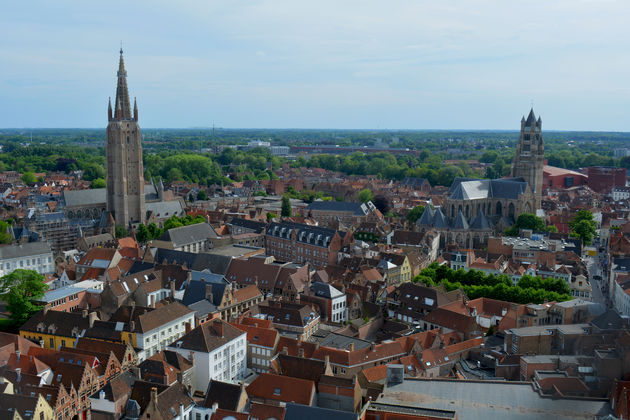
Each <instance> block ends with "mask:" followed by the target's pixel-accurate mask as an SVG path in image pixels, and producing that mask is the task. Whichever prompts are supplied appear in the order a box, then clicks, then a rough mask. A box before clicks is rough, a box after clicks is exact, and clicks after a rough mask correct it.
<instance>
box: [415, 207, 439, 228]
mask: <svg viewBox="0 0 630 420" xmlns="http://www.w3.org/2000/svg"><path fill="white" fill-rule="evenodd" d="M434 215H435V210H433V208H432V207H431V206H427V207H425V209H424V212H423V213H422V216H420V218H419V219H418V221H417V222H416V224H417V225H420V226H431V225H432V224H433V216H434Z"/></svg>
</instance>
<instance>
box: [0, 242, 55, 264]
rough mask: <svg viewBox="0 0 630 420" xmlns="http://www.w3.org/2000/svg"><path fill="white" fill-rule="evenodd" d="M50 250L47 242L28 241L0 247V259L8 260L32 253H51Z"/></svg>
mask: <svg viewBox="0 0 630 420" xmlns="http://www.w3.org/2000/svg"><path fill="white" fill-rule="evenodd" d="M50 252H51V251H50V245H49V244H48V243H47V242H27V243H25V244H22V245H7V246H3V247H0V259H2V260H8V259H12V258H21V257H28V256H31V255H41V254H49V253H50Z"/></svg>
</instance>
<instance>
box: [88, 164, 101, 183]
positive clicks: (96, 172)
mask: <svg viewBox="0 0 630 420" xmlns="http://www.w3.org/2000/svg"><path fill="white" fill-rule="evenodd" d="M98 178H105V168H104V167H103V166H102V165H99V164H97V163H88V164H87V165H85V166H84V167H83V179H85V180H86V181H94V180H95V179H98Z"/></svg>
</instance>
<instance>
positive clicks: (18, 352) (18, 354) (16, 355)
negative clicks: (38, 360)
mask: <svg viewBox="0 0 630 420" xmlns="http://www.w3.org/2000/svg"><path fill="white" fill-rule="evenodd" d="M20 354H21V352H20V351H19V350H16V351H15V357H17V359H18V360H20Z"/></svg>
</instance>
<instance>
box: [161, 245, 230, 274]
mask: <svg viewBox="0 0 630 420" xmlns="http://www.w3.org/2000/svg"><path fill="white" fill-rule="evenodd" d="M152 252H154V259H155V262H156V264H162V263H163V262H164V261H166V263H167V264H173V263H175V264H178V265H183V264H186V267H187V268H188V269H191V270H197V271H203V270H205V269H209V270H210V271H211V272H213V273H216V274H223V275H225V273H226V272H227V269H228V267H229V266H230V262H231V261H232V257H229V256H224V255H215V254H207V253H199V254H195V253H192V252H184V251H175V250H172V249H164V248H153V249H152Z"/></svg>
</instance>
